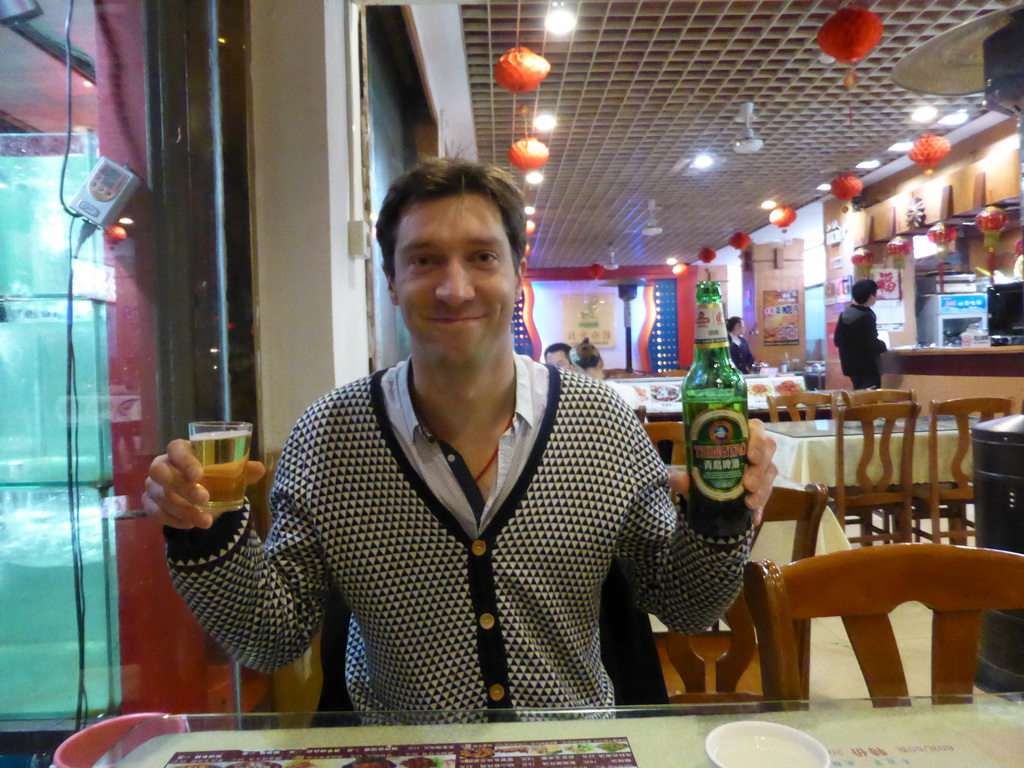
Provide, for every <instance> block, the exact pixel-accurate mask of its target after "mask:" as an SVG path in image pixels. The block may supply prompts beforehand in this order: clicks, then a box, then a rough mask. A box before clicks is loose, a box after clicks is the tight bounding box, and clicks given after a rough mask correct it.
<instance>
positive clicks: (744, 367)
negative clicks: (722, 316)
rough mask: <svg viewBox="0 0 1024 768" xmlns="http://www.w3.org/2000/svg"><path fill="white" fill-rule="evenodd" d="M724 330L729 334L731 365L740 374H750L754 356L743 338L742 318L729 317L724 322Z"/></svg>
mask: <svg viewBox="0 0 1024 768" xmlns="http://www.w3.org/2000/svg"><path fill="white" fill-rule="evenodd" d="M725 330H727V331H728V332H729V356H730V357H731V358H732V364H733V365H735V366H736V367H737V368H739V369H740V373H750V372H751V371H752V370H753V366H754V355H753V354H752V353H751V352H750V345H749V344H748V343H747V340H746V339H745V338H743V330H744V329H743V318H741V317H730V318H729V319H728V320H726V321H725Z"/></svg>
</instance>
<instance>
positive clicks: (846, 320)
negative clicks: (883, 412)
mask: <svg viewBox="0 0 1024 768" xmlns="http://www.w3.org/2000/svg"><path fill="white" fill-rule="evenodd" d="M852 293H853V303H852V304H850V306H848V307H847V308H846V309H844V310H843V314H841V315H840V316H839V322H837V323H836V332H835V334H834V336H833V338H832V340H833V341H834V342H835V345H836V347H837V348H838V349H839V362H840V364H841V365H842V368H843V375H844V376H849V377H850V381H851V382H853V388H854V389H878V388H879V387H880V386H882V374H881V373H880V372H879V369H878V356H879V355H881V354H882V353H883V352H885V350H886V346H885V342H883V341H882V340H881V339H879V338H878V327H877V325H876V322H875V313H874V311H873V310H872V309H871V306H872V305H873V304H874V303H875V301H876V300H877V299H878V283H876V282H875V281H874V280H858V281H857V282H856V283H854V284H853V291H852Z"/></svg>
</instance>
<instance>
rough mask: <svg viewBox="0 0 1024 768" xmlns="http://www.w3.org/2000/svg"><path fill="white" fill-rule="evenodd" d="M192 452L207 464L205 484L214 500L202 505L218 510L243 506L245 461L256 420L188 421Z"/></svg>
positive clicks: (204, 465)
mask: <svg viewBox="0 0 1024 768" xmlns="http://www.w3.org/2000/svg"><path fill="white" fill-rule="evenodd" d="M188 437H189V440H190V441H191V442H192V452H193V453H194V454H195V455H196V458H197V459H199V463H200V464H202V465H203V479H202V480H201V481H200V483H201V485H202V486H203V487H204V488H205V489H206V490H207V492H208V493H209V494H210V500H209V501H208V502H207V503H206V504H203V505H201V506H200V509H206V510H210V511H215V512H225V511H227V510H229V509H241V508H242V506H243V504H244V502H245V465H246V463H247V462H248V461H249V444H250V442H251V441H252V424H250V423H249V422H247V421H194V422H192V423H191V424H189V425H188Z"/></svg>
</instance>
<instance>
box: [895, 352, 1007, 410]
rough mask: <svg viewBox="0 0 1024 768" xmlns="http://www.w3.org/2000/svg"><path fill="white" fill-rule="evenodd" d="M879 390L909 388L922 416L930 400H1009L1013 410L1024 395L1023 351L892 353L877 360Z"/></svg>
mask: <svg viewBox="0 0 1024 768" xmlns="http://www.w3.org/2000/svg"><path fill="white" fill-rule="evenodd" d="M881 367H882V386H883V387H885V388H889V389H911V388H913V389H914V391H915V394H916V397H917V401H918V402H919V403H921V407H922V412H927V408H928V402H929V401H930V400H949V399H950V398H954V397H980V396H985V395H988V396H992V397H1009V398H1011V400H1012V401H1013V409H1014V410H1015V411H1017V410H1019V409H1020V407H1021V396H1022V395H1024V346H1016V347H971V348H964V347H927V348H923V349H911V348H907V349H899V348H897V349H890V350H889V351H888V352H886V353H885V354H884V355H882V358H881Z"/></svg>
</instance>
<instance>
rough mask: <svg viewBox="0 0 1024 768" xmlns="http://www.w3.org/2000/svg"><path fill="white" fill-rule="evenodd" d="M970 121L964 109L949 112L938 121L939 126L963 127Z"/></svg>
mask: <svg viewBox="0 0 1024 768" xmlns="http://www.w3.org/2000/svg"><path fill="white" fill-rule="evenodd" d="M969 119H970V115H968V114H967V110H966V109H961V110H958V111H956V112H950V113H949V114H948V115H946V116H945V117H943V118H942V119H941V120H939V125H963V124H964V123H966V122H967V121H968V120H969Z"/></svg>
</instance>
